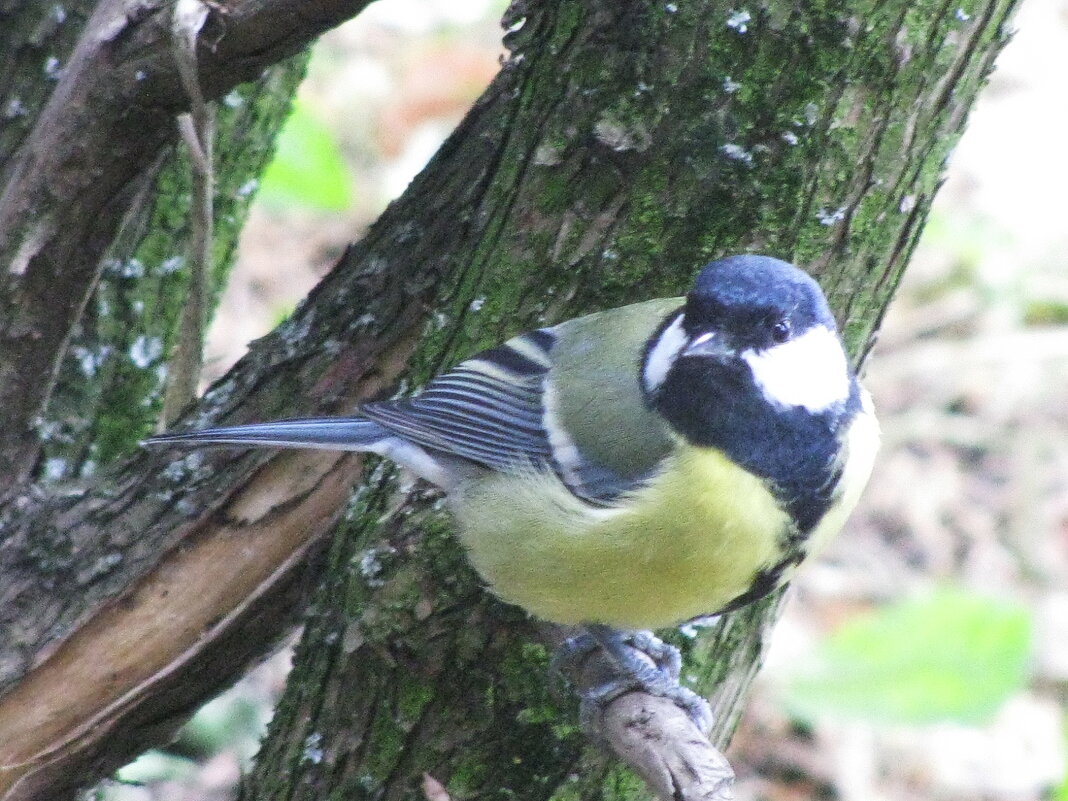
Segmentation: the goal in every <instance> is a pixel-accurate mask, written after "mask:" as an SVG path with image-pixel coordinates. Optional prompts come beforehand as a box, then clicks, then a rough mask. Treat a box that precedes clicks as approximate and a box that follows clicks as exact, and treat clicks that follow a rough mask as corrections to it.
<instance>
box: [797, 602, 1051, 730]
mask: <svg viewBox="0 0 1068 801" xmlns="http://www.w3.org/2000/svg"><path fill="white" fill-rule="evenodd" d="M1031 636H1032V621H1031V615H1030V612H1029V611H1028V609H1027V608H1026V607H1024V606H1022V605H1020V604H1017V603H1013V602H1010V601H1005V600H1000V599H994V598H990V597H986V596H982V595H977V594H974V593H971V592H968V591H965V590H960V589H950V588H945V589H942V590H940V591H938V592H935V593H932V594H930V595H928V596H925V597H922V598H916V599H909V600H905V601H902V602H900V603H897V604H895V605H892V606H888V607H886V608H884V609H880V610H878V611H876V612H873V613H872V614H870V615H866V616H863V617H860V618H857V619H856V620H852V621H850V622H848V623H846V624H845V625H844V626H842V627H841V628H839V629H838V630H837V631H836V632H835V633H834V634H832V635H831V636H830V637H829V638H827V640H825V641H824V642H823V643H821V644H820V646H819V648H818V649H817V651H816V653H815V654H813V658H812V660H811V661H810V662H809V663H808V664H804V665H799V667H798V668H797V670H796V672H794V673H793V674H792V675H791V676H790V678H789V679H788V680H787V682H786V685H785V687H784V690H785V694H784V701H785V702H786V704H787V708H788V709H789V710H790V711H791V712H792V713H793V714H795V715H796V716H798V717H799V718H801V719H804V720H811V719H815V718H818V717H826V716H834V717H842V718H853V719H861V720H865V721H868V722H872V723H884V724H894V723H905V724H922V723H935V722H943V721H953V722H957V723H964V724H980V723H983V722H985V721H987V720H989V719H990V717H991V716H992V715H993V714H994V713H995V712H996V711H997V710H998V708H999V707H1000V706H1001V704H1002V703H1003V702H1004V701H1005V700H1006V699H1007V698H1008V697H1009V696H1010V695H1012V694H1013V693H1015V692H1017V691H1019V690H1022V689H1023V688H1024V687H1025V686H1026V684H1027V681H1028V677H1029V673H1030V654H1031Z"/></svg>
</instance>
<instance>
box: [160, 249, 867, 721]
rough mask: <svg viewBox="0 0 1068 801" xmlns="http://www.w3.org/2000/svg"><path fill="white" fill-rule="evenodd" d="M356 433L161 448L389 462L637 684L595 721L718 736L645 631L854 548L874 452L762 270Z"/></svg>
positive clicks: (850, 384) (486, 361) (543, 606)
mask: <svg viewBox="0 0 1068 801" xmlns="http://www.w3.org/2000/svg"><path fill="white" fill-rule="evenodd" d="M357 412H358V413H357V414H355V415H353V416H349V417H327V418H307V419H293V420H281V421H275V422H266V423H251V424H244V425H234V426H226V427H218V428H207V429H202V430H194V431H187V432H172V433H165V434H161V435H157V436H155V437H152V438H151V439H149V440H147V442H146V444H148V445H151V446H161V445H170V446H176V445H178V446H235V447H251V446H258V447H262V446H267V447H275V448H318V449H331V450H341V451H363V452H370V453H375V454H378V455H380V456H383V457H385V458H387V459H390V460H392V461H394V462H396V463H397V464H399V465H401V466H402V467H404V468H407V469H408V470H410V471H411V472H413V473H414V474H416V475H417V476H419V477H421V478H423V479H425V480H426V481H428V482H430V483H431V484H434V485H436V486H437V487H439V488H441V489H442V490H444V492H445V493H446V498H447V504H448V507H449V509H450V511H451V513H452V515H453V516H454V518H455V521H456V524H457V530H458V532H459V539H460V541H461V542H462V544H463V546H464V548H465V550H466V552H467V556H468V558H469V560H470V562H471V563H472V565H473V566H474V568H475V570H476V571H477V572H478V574H479V575H480V576H481V577H482V579H483V580H484V581H485V583H486V585H487V587H488V588H489V589H490V590H491V591H492V592H493V593H494V594H495V595H497V596H498V597H499V598H501V599H502V600H504V601H506V602H509V603H512V604H516V605H518V606H520V607H522V608H523V609H525V610H526V611H527V612H529V613H530V614H532V615H534V616H536V617H538V618H541V619H544V620H548V621H551V622H555V623H561V624H569V625H577V626H580V627H582V628H581V629H580V630H581V631H582V632H583V633H582V634H580V635H579V636H577V637H575V638H573V639H572V640H571V641H569V644H568V648H569V649H570V651H569V653H570V654H571V655H572V656H573V655H574V654H575V653H585V652H586V651H588V650H589V649H591V648H596V647H598V646H600V647H603V648H604V649H605V651H606V652H607V653H608V654H609V656H610V658H612V659H613V660H614V661H615V662H616V664H617V666H618V667H619V669H620V670H621V671H622V676H623V678H622V679H620V680H619V681H616V682H614V683H613V684H612V685H611V686H607V685H606V686H604V687H601V688H598V689H597V691H596V692H595V693H593V695H594V696H595V698H594V701H595V702H596V703H600V704H604V703H607V701H609V700H611V699H612V698H614V697H617V696H618V695H619V694H620V693H621V692H625V691H627V690H629V689H632V688H635V687H638V688H642V689H646V690H648V691H650V692H654V693H655V694H660V695H667V696H669V697H671V698H673V699H674V700H675V701H676V702H677V703H679V705H680V706H682V707H684V708H685V709H686V710H687V712H688V713H689V714H690V715H691V717H692V718H693V719H694V721H695V722H696V723H697V724H698V725H699V727H703V728H707V726H708V725H709V723H710V717H709V712H708V708H707V704H705V703H704V701H703V699H700V698H699V697H697V696H696V695H695V694H693V693H692V692H690V691H689V690H686V689H685V688H682V687H679V685H678V670H679V658H678V652H677V650H675V649H674V648H673V647H672V646H668V645H665V644H663V643H662V642H661V641H660V640H658V639H657V638H655V637H653V636H652V635H651V634H647V633H646V630H649V629H658V628H665V627H671V626H677V625H679V624H681V623H684V622H686V621H689V620H693V619H697V618H703V617H706V616H710V615H716V614H720V613H724V612H729V611H731V610H734V609H737V608H739V607H741V606H743V605H745V604H748V603H751V602H753V601H756V600H758V599H759V598H761V597H763V596H765V595H767V594H768V593H770V592H771V591H772V590H774V589H776V588H778V587H779V586H781V585H783V584H784V583H785V582H786V581H788V580H789V579H790V577H791V576H792V575H793V573H794V571H795V569H796V568H797V566H798V565H799V564H800V563H801V562H802V561H803V560H804V559H805V558H806V557H807V556H809V555H811V554H812V553H814V552H817V551H818V550H819V549H820V548H821V547H822V546H823V545H824V544H825V543H826V542H827V541H828V540H829V539H830V538H831V537H832V536H833V535H834V534H835V533H837V532H838V531H839V530H840V529H841V528H842V527H843V525H844V523H845V521H846V518H847V517H848V515H849V513H850V512H851V511H852V509H853V508H854V507H855V505H856V504H857V502H858V499H859V497H860V494H861V491H862V489H863V488H864V486H865V484H866V483H867V481H868V478H869V475H870V473H871V470H872V467H873V462H874V459H875V454H876V452H877V450H878V446H879V428H878V423H877V421H876V418H875V414H874V411H873V407H872V402H871V398H870V396H869V395H868V393H867V392H866V391H865V390H864V389H863V388H862V387H861V385H860V383H859V381H858V378H857V375H856V373H855V371H854V370H853V369H852V367H851V366H850V363H849V360H848V358H847V356H846V352H845V349H844V346H843V343H842V340H841V338H840V336H839V333H838V330H837V326H836V323H835V319H834V317H833V315H832V313H831V309H830V307H829V305H828V302H827V300H826V297H825V296H824V294H823V292H822V290H821V289H820V287H819V284H818V283H817V282H816V281H815V280H814V279H813V278H812V277H811V276H809V275H808V274H807V273H806V272H805V271H803V270H802V269H800V268H798V267H796V266H794V265H793V264H791V263H789V262H786V261H783V260H780V259H777V258H773V257H771V256H764V255H756V254H744V255H734V256H728V257H725V258H721V259H718V260H715V261H712V262H711V263H709V264H707V265H706V266H704V267H703V268H702V269H701V270H700V271H699V272H698V274H697V276H696V278H695V280H694V281H693V284H692V286H691V287H690V289H689V292H688V293H687V294H686V295H685V296H684V297H669V298H659V299H654V300H648V301H644V302H639V303H635V304H632V305H628V306H623V307H620V308H615V309H610V310H607V311H602V312H595V313H592V314H588V315H586V316H583V317H578V318H576V319H572V320H568V321H566V322H562V323H559V324H557V325H554V326H551V327H545V328H539V329H537V330H534V331H530V332H527V333H523V334H519V335H517V336H515V337H513V338H511V339H509V340H507V341H506V342H504V343H503V344H501V345H498V346H497V347H494V348H491V349H489V350H484V351H482V352H480V353H477V354H475V355H474V356H471V357H470V358H468V359H467V360H465V361H462V362H460V363H459V364H458V365H456V366H455V367H454V368H452V369H451V370H448V371H447V372H445V373H443V374H441V375H439V376H438V377H436V378H434V379H432V380H431V381H429V382H428V383H427V384H426V386H425V387H424V388H423V389H422V391H420V392H418V393H416V394H415V395H413V396H411V397H405V398H400V399H394V400H383V401H374V402H367V403H364V404H362V405H361V406H360V407H359V408H358V410H357ZM631 647H636V648H638V649H639V650H640V651H641V652H643V653H645V654H646V655H648V657H649V658H650V659H651V660H652V665H650V662H649V661H648V660H645V659H642V658H641V656H640V655H639V654H635V653H634V651H633V650H631ZM588 700H589V699H584V703H586V702H587V701H588ZM591 703H592V702H591Z"/></svg>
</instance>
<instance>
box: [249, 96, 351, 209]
mask: <svg viewBox="0 0 1068 801" xmlns="http://www.w3.org/2000/svg"><path fill="white" fill-rule="evenodd" d="M259 199H260V200H261V201H262V202H263V203H264V204H265V205H267V206H268V207H272V208H283V209H288V208H292V207H294V206H295V207H299V208H305V209H309V210H312V211H326V212H340V211H345V210H346V209H347V208H348V207H349V206H350V205H351V204H352V182H351V179H350V177H349V172H348V167H347V166H346V164H345V159H344V157H343V156H342V153H341V149H340V148H339V147H338V143H337V139H336V137H335V136H334V133H333V132H332V131H331V129H330V128H329V127H328V126H327V125H326V124H325V123H324V122H323V121H322V120H320V119H319V118H318V117H316V116H315V114H314V113H313V112H312V111H311V110H310V109H309V108H308V106H307V104H305V103H302V102H301V101H300V100H299V99H298V100H297V102H296V103H295V104H294V106H293V113H292V114H291V115H290V116H289V119H288V120H287V121H286V124H285V126H284V127H283V128H282V132H281V133H280V134H279V135H278V140H277V143H276V149H275V153H274V158H273V159H272V160H271V163H270V164H269V165H268V166H267V169H266V171H265V172H264V173H263V177H262V179H261V182H260V192H259Z"/></svg>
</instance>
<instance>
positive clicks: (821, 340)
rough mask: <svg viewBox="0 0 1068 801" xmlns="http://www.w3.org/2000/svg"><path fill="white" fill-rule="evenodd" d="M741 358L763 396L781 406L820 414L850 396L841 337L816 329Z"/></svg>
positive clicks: (817, 327) (750, 352)
mask: <svg viewBox="0 0 1068 801" xmlns="http://www.w3.org/2000/svg"><path fill="white" fill-rule="evenodd" d="M742 358H743V359H745V361H746V362H747V363H748V364H749V367H750V369H751V370H752V371H753V378H754V379H756V383H757V386H759V387H760V389H761V391H762V392H763V393H764V396H765V397H766V398H767V399H768V400H770V401H772V402H773V403H777V404H779V405H781V406H803V407H804V408H806V409H808V410H809V411H810V412H820V411H823V410H824V409H827V408H828V407H830V406H833V405H834V404H836V403H842V402H843V401H845V400H846V399H847V398H848V397H849V369H848V366H847V364H846V358H845V352H844V351H843V350H842V345H841V343H840V342H839V340H838V336H837V335H836V334H835V333H834V332H833V331H832V330H831V329H829V328H825V327H824V326H816V327H815V328H812V329H810V330H809V331H806V332H805V333H804V334H802V335H801V336H799V337H797V338H796V339H791V340H789V341H788V342H784V343H782V344H781V345H775V346H774V347H771V348H768V349H767V350H763V351H756V350H747V351H745V352H744V353H742Z"/></svg>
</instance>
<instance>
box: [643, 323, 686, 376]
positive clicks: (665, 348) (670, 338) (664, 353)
mask: <svg viewBox="0 0 1068 801" xmlns="http://www.w3.org/2000/svg"><path fill="white" fill-rule="evenodd" d="M682 318H683V315H681V314H680V315H679V316H678V317H676V318H675V320H674V322H672V323H671V325H669V326H668V327H667V328H665V329H664V331H663V332H662V333H661V334H660V336H659V337H657V340H656V344H655V345H653V347H652V348H651V349H650V351H649V356H648V358H647V359H646V360H645V370H644V371H643V372H642V379H643V380H644V381H645V389H646V391H647V392H655V391H656V390H657V389H658V388H659V387H660V385H661V384H663V383H664V379H665V378H667V374H668V371H669V370H670V369H671V365H673V364H674V363H675V361H676V360H677V359H678V358H679V352H680V351H681V350H682V348H683V346H684V345H685V344H686V332H685V331H683V330H682Z"/></svg>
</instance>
